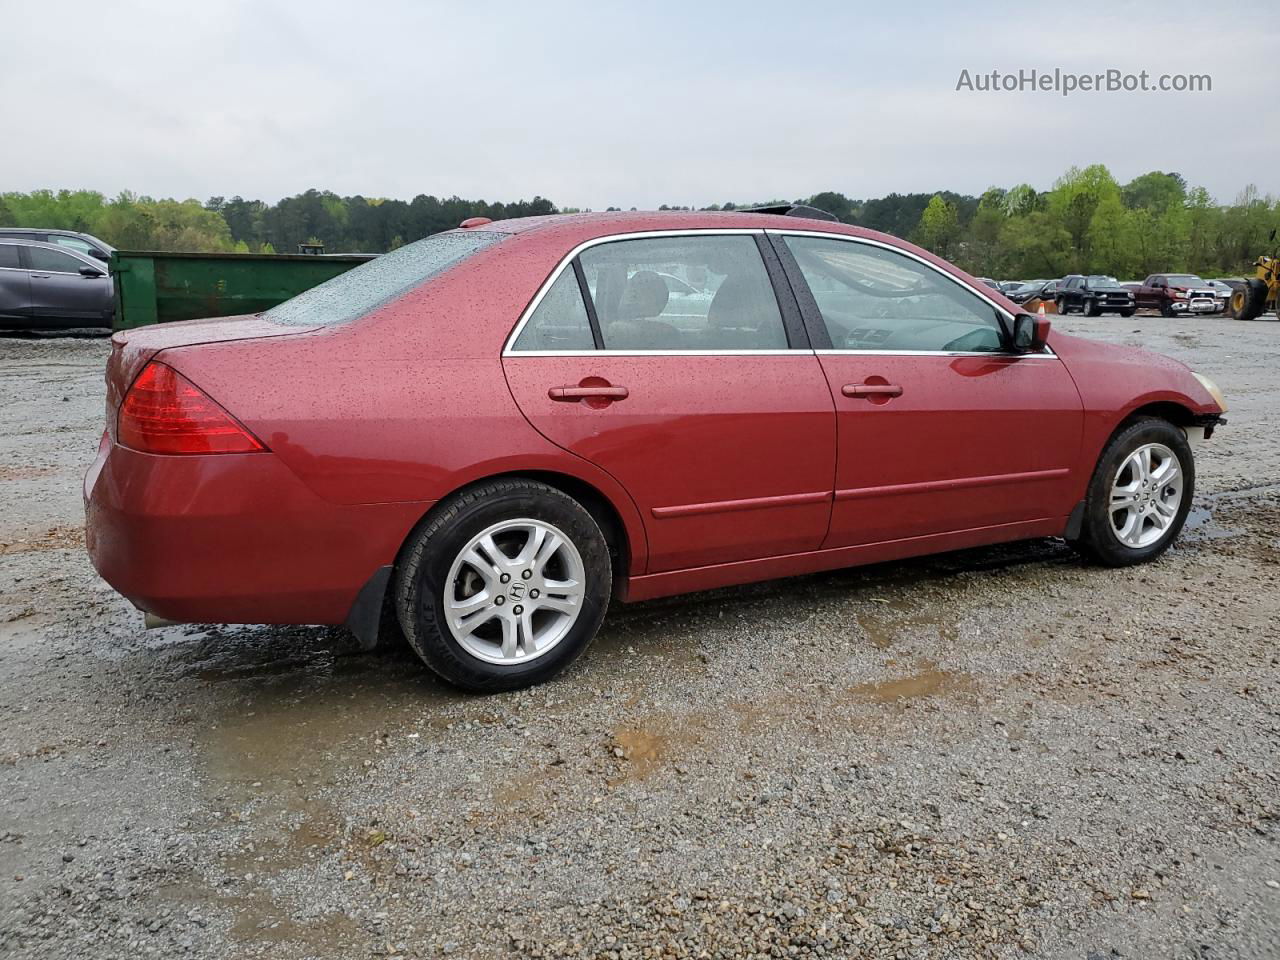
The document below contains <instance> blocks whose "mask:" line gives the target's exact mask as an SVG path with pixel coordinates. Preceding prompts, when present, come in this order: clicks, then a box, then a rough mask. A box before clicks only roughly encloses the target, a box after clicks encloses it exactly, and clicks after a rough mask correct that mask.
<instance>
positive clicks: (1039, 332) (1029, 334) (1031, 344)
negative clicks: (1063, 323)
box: [1013, 313, 1049, 353]
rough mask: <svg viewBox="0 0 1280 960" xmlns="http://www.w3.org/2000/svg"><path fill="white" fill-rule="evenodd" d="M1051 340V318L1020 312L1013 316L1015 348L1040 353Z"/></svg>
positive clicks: (1020, 350)
mask: <svg viewBox="0 0 1280 960" xmlns="http://www.w3.org/2000/svg"><path fill="white" fill-rule="evenodd" d="M1048 342H1049V318H1048V317H1041V316H1037V315H1036V314H1034V313H1020V314H1018V315H1017V316H1015V317H1014V318H1013V349H1014V350H1015V351H1017V352H1018V353H1039V352H1040V351H1041V350H1043V349H1044V348H1045V345H1046V344H1047V343H1048Z"/></svg>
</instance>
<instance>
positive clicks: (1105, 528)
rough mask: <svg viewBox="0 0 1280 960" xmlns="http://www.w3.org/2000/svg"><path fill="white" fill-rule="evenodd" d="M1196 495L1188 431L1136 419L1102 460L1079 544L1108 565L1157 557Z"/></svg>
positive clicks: (1176, 531) (1179, 527)
mask: <svg viewBox="0 0 1280 960" xmlns="http://www.w3.org/2000/svg"><path fill="white" fill-rule="evenodd" d="M1194 495H1195V460H1194V458H1193V457H1192V454H1191V445H1190V444H1189V443H1188V442H1187V437H1186V434H1184V433H1183V432H1182V430H1181V429H1179V428H1178V427H1176V426H1174V425H1173V424H1172V423H1170V422H1169V421H1167V420H1161V419H1158V418H1155V417H1143V418H1140V419H1138V420H1134V421H1133V422H1132V423H1130V424H1129V425H1128V426H1126V427H1124V428H1123V429H1121V430H1120V431H1119V432H1118V433H1117V434H1116V435H1115V436H1114V437H1112V438H1111V441H1110V442H1109V443H1108V444H1107V446H1106V449H1104V450H1103V452H1102V456H1101V457H1100V458H1099V459H1098V465H1097V467H1096V468H1095V469H1094V472H1093V478H1092V479H1091V480H1090V481H1089V491H1088V494H1087V496H1086V498H1085V513H1084V521H1083V524H1082V526H1081V535H1080V539H1079V540H1078V541H1076V543H1075V544H1074V546H1075V547H1076V548H1077V549H1078V550H1080V552H1081V553H1083V554H1084V555H1085V556H1087V557H1088V558H1090V559H1091V560H1094V561H1096V562H1098V563H1101V564H1105V565H1106V566H1109V567H1124V566H1129V565H1131V564H1135V563H1144V562H1145V561H1147V560H1153V559H1155V558H1156V557H1158V556H1159V555H1160V554H1162V553H1164V551H1165V550H1167V549H1169V545H1170V544H1171V543H1173V541H1174V540H1175V539H1176V538H1177V536H1178V534H1179V533H1180V532H1181V530H1182V525H1183V523H1185V522H1186V519H1187V512H1188V511H1189V510H1190V509H1191V498H1192V497H1193V496H1194Z"/></svg>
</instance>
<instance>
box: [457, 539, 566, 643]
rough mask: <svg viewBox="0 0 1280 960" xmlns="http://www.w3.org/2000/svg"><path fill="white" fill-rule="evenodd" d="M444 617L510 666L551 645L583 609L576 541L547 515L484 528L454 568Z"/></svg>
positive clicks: (462, 638) (463, 638)
mask: <svg viewBox="0 0 1280 960" xmlns="http://www.w3.org/2000/svg"><path fill="white" fill-rule="evenodd" d="M444 590H445V596H444V598H443V606H444V615H445V622H446V624H447V625H448V628H449V632H450V634H451V635H452V636H453V638H454V639H455V640H457V641H458V643H459V644H461V646H462V648H463V649H464V650H466V651H467V653H469V654H471V655H472V656H473V657H476V658H478V659H480V660H484V661H485V662H487V663H495V664H501V665H507V666H514V665H516V664H521V663H527V662H529V661H530V660H534V659H536V658H538V657H541V656H543V655H544V654H546V653H548V652H549V651H551V650H552V649H553V648H554V647H555V646H556V645H557V644H559V643H560V641H562V640H563V639H564V638H565V636H566V635H567V634H568V633H569V631H570V630H571V629H573V625H574V624H575V623H576V622H577V620H578V615H579V614H580V613H581V612H582V604H583V599H584V597H585V594H586V572H585V567H584V565H583V562H582V556H581V554H580V553H579V552H578V548H577V547H575V546H574V544H573V542H572V541H571V540H570V539H569V537H568V536H566V535H565V534H564V533H563V532H562V531H561V530H559V529H558V528H557V527H555V526H553V525H551V524H549V523H546V522H544V521H542V520H533V519H517V520H503V521H501V522H500V523H495V524H493V525H492V526H490V527H487V528H486V529H484V530H482V531H480V533H478V534H476V535H475V536H474V537H472V538H471V540H470V541H468V543H467V544H466V546H464V547H463V548H462V550H461V551H459V553H458V555H457V557H456V558H455V559H454V561H453V564H452V566H451V567H450V568H449V576H448V577H447V578H446V580H445V588H444Z"/></svg>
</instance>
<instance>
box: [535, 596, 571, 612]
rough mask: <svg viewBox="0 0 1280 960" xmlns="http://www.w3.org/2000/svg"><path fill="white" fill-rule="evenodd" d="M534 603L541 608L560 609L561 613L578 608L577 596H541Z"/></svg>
mask: <svg viewBox="0 0 1280 960" xmlns="http://www.w3.org/2000/svg"><path fill="white" fill-rule="evenodd" d="M534 603H536V604H537V605H538V609H540V610H558V611H559V612H561V613H572V612H576V611H577V609H578V601H577V598H576V597H547V596H544V597H540V598H539V599H537V600H535V601H534Z"/></svg>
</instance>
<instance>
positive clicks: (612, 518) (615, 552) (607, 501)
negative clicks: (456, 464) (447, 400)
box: [396, 465, 648, 597]
mask: <svg viewBox="0 0 1280 960" xmlns="http://www.w3.org/2000/svg"><path fill="white" fill-rule="evenodd" d="M512 479H525V480H536V481H538V482H539V483H545V484H546V485H547V486H549V487H552V488H553V489H556V490H559V491H560V492H561V493H563V494H565V495H567V496H570V497H572V498H573V499H574V500H576V501H577V502H578V503H580V504H581V505H582V506H583V508H584V509H585V510H586V511H587V512H588V513H590V514H591V516H592V519H594V520H595V521H596V523H597V524H598V525H599V526H600V530H601V532H602V533H604V537H605V542H606V543H607V544H608V546H609V552H610V554H611V555H612V557H613V567H614V571H613V572H614V592H615V595H619V596H620V597H621V596H623V595H625V592H626V583H627V580H628V578H629V577H630V576H632V575H633V574H638V573H643V572H644V569H645V564H646V562H647V559H648V542H647V540H646V538H645V535H644V527H643V525H642V523H641V520H640V516H639V512H638V511H637V510H636V509H635V506H634V505H633V504H632V503H631V501H630V499H629V498H628V499H626V500H625V501H624V503H623V504H622V505H619V503H618V498H617V497H616V496H610V495H609V493H607V492H606V491H605V490H604V489H602V486H603V485H602V484H598V483H594V482H592V481H591V480H588V479H586V478H585V477H582V476H580V475H576V474H573V473H569V472H567V471H564V470H558V469H555V468H552V467H548V466H540V465H538V466H533V465H531V466H528V467H508V468H507V469H496V470H490V471H486V472H481V473H479V474H477V475H474V476H468V477H467V478H466V479H465V480H464V481H462V482H459V483H457V484H456V485H454V486H453V487H452V488H451V489H449V490H448V491H446V492H445V493H444V494H442V495H441V497H440V498H439V499H438V500H436V501H435V502H434V503H433V504H432V505H431V508H430V509H428V510H427V512H426V513H424V514H423V515H422V517H421V518H419V520H418V522H417V523H415V524H414V525H413V527H412V528H411V529H410V530H409V531H408V532H407V533H406V534H405V537H404V540H403V541H402V542H401V545H400V549H399V551H398V552H397V554H396V563H397V564H399V563H400V560H401V557H402V556H403V554H404V551H405V549H406V547H407V546H408V544H409V543H410V542H411V541H412V540H413V535H414V533H415V532H416V531H418V530H419V529H421V528H422V527H423V525H424V524H428V523H430V522H431V519H432V518H433V517H434V516H435V515H436V513H437V512H438V511H439V510H440V508H441V504H443V503H445V502H446V501H448V500H449V499H450V498H451V497H453V496H454V495H456V494H459V493H462V492H464V491H466V490H469V489H471V488H473V487H477V486H480V485H481V484H484V483H491V482H492V481H494V480H512ZM623 496H625V492H623Z"/></svg>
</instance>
